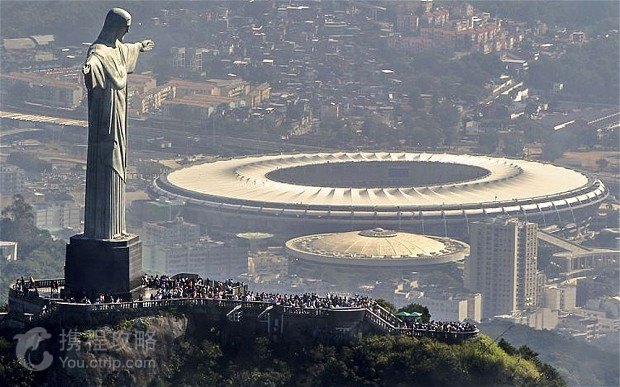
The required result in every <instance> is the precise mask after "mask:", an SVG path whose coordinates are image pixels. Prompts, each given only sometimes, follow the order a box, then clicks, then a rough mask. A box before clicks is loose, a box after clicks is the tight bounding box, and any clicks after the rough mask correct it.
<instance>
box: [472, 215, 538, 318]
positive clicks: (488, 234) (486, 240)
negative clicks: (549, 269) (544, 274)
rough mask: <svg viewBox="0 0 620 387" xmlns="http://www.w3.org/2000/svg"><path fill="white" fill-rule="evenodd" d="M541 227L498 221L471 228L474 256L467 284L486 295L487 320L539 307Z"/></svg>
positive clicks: (511, 220)
mask: <svg viewBox="0 0 620 387" xmlns="http://www.w3.org/2000/svg"><path fill="white" fill-rule="evenodd" d="M537 231H538V225H537V224H535V223H529V222H524V221H520V220H518V219H514V218H512V219H507V218H496V219H493V220H488V221H480V222H473V223H472V224H471V225H470V245H471V253H470V255H469V257H468V258H467V259H466V260H465V272H464V284H465V287H466V288H467V289H469V290H470V291H475V292H480V293H482V310H483V317H485V318H486V317H493V316H497V315H506V314H513V313H515V312H516V311H518V310H523V309H526V308H529V307H534V306H536V305H537V300H538V295H537V288H538V272H537V267H536V265H537V259H538V256H537V255H538V238H537Z"/></svg>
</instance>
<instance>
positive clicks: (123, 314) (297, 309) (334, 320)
mask: <svg viewBox="0 0 620 387" xmlns="http://www.w3.org/2000/svg"><path fill="white" fill-rule="evenodd" d="M162 278H164V277H162ZM165 278H167V279H168V280H169V282H170V283H174V284H175V285H174V286H175V287H170V286H169V285H167V284H166V283H163V284H159V286H161V287H153V286H149V285H148V284H145V285H144V286H143V288H144V289H143V290H144V294H145V295H146V296H145V297H143V299H142V300H137V301H130V302H122V301H120V300H118V299H117V300H116V301H114V300H113V298H112V300H113V301H112V302H109V301H107V300H109V299H110V298H107V297H108V296H104V295H101V298H102V300H103V302H99V300H95V302H92V301H90V300H80V302H76V301H75V300H71V299H69V300H68V299H64V298H62V297H63V294H64V279H62V278H57V279H44V280H28V281H24V282H23V283H22V282H21V281H18V282H17V283H16V284H14V285H12V286H11V288H10V290H9V314H8V316H7V318H5V320H4V321H3V322H2V324H12V326H13V327H15V328H27V327H34V326H40V325H46V326H47V325H48V324H52V325H54V324H60V325H62V326H63V327H64V326H97V325H102V324H118V323H120V322H122V321H124V320H127V319H132V318H138V317H145V316H152V315H157V314H161V313H166V312H170V313H183V314H186V313H189V314H195V315H198V316H200V319H201V320H200V321H202V322H204V323H224V324H226V325H231V326H232V325H240V326H244V327H245V326H250V325H251V326H253V327H254V330H255V331H257V332H258V331H262V332H263V333H265V332H266V333H267V334H268V335H269V336H273V337H275V336H287V335H291V334H294V332H296V331H305V332H309V331H311V332H314V333H315V334H317V332H321V334H325V332H336V333H339V334H343V333H344V334H347V333H357V332H359V333H384V334H392V335H406V336H413V337H428V338H432V339H437V340H441V341H445V342H460V341H462V340H466V339H471V338H474V337H477V336H478V334H479V330H478V329H477V327H476V326H475V325H473V324H469V323H463V322H436V321H431V322H429V323H422V322H418V321H405V320H403V319H401V318H399V317H397V316H395V315H394V314H393V313H391V312H390V311H388V310H387V309H385V308H383V307H382V306H380V305H379V304H377V303H376V301H374V300H373V299H371V298H368V297H361V296H355V297H344V296H337V295H328V296H326V297H320V296H318V295H316V294H304V295H281V294H266V293H252V292H250V291H248V289H247V285H245V284H243V283H237V282H232V281H230V280H228V281H225V282H221V281H213V280H202V279H198V277H197V276H196V280H188V279H187V278H186V277H183V278H182V279H180V278H178V277H176V276H175V277H165ZM174 278H176V279H174ZM182 281H185V282H182ZM194 281H195V282H194ZM198 281H200V282H198ZM179 282H181V283H183V284H184V285H183V286H184V289H185V290H184V292H187V291H188V288H190V287H193V290H192V292H196V289H200V291H199V294H197V295H196V296H195V297H189V296H187V294H184V293H183V294H179V297H172V296H171V294H173V293H174V292H175V291H179V290H178V289H180V287H179ZM185 284H191V286H190V285H185ZM197 284H199V285H197ZM151 285H152V284H151ZM166 286H168V287H166ZM162 289H164V291H163V292H162ZM218 289H224V290H223V291H221V292H220V291H218ZM163 294H166V295H165V296H163V297H162V295H163ZM82 301H85V302H82ZM300 303H303V304H302V305H300Z"/></svg>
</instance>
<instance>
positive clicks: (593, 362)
mask: <svg viewBox="0 0 620 387" xmlns="http://www.w3.org/2000/svg"><path fill="white" fill-rule="evenodd" d="M479 328H480V330H481V331H482V332H484V333H486V334H487V335H489V336H490V337H491V338H492V339H495V338H496V337H497V336H499V335H500V334H502V332H504V331H506V330H507V329H508V328H510V329H509V330H508V331H506V333H505V334H504V335H503V336H502V337H503V338H504V339H505V340H507V341H509V342H510V343H511V344H512V345H514V346H520V345H527V346H528V347H530V348H531V349H532V350H533V351H534V352H537V353H538V354H539V358H540V360H541V361H543V362H546V363H548V364H550V365H551V366H553V367H554V368H555V369H557V370H558V372H559V373H560V375H561V376H562V378H564V380H565V381H566V383H567V384H568V385H573V386H618V385H620V380H619V375H620V366H619V364H620V355H619V352H618V344H619V343H618V336H615V337H613V338H610V339H609V340H615V345H613V343H608V344H609V345H608V348H615V351H606V350H604V349H601V348H599V347H597V346H594V345H591V344H588V343H586V342H584V341H581V340H578V339H572V338H569V337H566V336H562V335H560V334H558V333H555V332H551V331H539V330H535V329H532V328H530V327H527V326H525V325H515V324H512V323H509V322H497V321H496V322H490V323H484V324H480V325H479Z"/></svg>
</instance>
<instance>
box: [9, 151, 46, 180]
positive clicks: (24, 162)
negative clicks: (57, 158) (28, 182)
mask: <svg viewBox="0 0 620 387" xmlns="http://www.w3.org/2000/svg"><path fill="white" fill-rule="evenodd" d="M6 162H7V164H13V165H17V166H18V167H20V168H21V169H23V170H24V171H26V172H27V173H31V174H37V175H38V174H41V173H44V172H51V171H52V163H50V162H48V161H43V160H41V159H40V158H38V157H37V156H36V155H34V154H33V153H26V152H12V153H11V154H9V157H7V159H6Z"/></svg>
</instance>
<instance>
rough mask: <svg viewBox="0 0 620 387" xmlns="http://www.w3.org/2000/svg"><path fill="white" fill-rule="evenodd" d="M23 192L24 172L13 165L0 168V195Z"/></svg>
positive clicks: (4, 165)
mask: <svg viewBox="0 0 620 387" xmlns="http://www.w3.org/2000/svg"><path fill="white" fill-rule="evenodd" d="M22 192H24V171H23V170H22V169H21V168H19V167H16V166H14V165H6V164H3V165H2V166H0V195H15V194H20V193H22Z"/></svg>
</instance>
